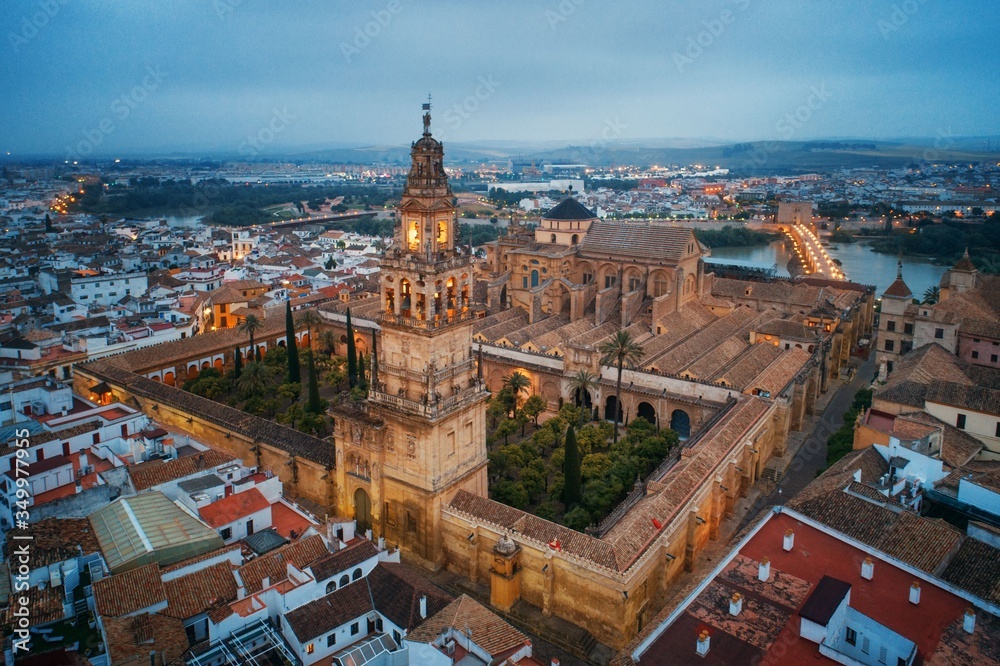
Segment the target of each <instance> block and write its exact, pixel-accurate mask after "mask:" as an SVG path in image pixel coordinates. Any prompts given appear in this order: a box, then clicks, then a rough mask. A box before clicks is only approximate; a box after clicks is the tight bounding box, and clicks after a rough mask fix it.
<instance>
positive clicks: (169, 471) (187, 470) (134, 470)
mask: <svg viewBox="0 0 1000 666" xmlns="http://www.w3.org/2000/svg"><path fill="white" fill-rule="evenodd" d="M234 460H236V458H234V457H233V456H231V455H229V454H228V453H226V452H224V451H219V450H217V449H208V450H206V451H202V452H199V453H196V454H194V455H190V456H184V457H183V458H174V459H173V460H151V461H150V462H145V463H141V464H139V465H134V466H132V467H129V468H128V473H129V476H131V477H132V485H134V486H135V489H136V490H137V491H139V492H142V491H143V490H148V489H150V488H152V487H154V486H158V485H160V484H161V483H169V482H171V481H176V480H178V479H183V478H185V477H188V476H191V475H192V474H197V473H199V472H204V471H206V470H208V469H211V468H214V467H218V466H219V465H225V464H226V463H229V462H232V461H234Z"/></svg>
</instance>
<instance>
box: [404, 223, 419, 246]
mask: <svg viewBox="0 0 1000 666" xmlns="http://www.w3.org/2000/svg"><path fill="white" fill-rule="evenodd" d="M406 242H407V245H408V246H409V248H410V251H411V252H418V251H420V223H419V222H417V221H416V220H412V221H411V222H410V228H409V231H407V233H406Z"/></svg>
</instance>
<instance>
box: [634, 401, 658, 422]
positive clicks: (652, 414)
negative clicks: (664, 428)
mask: <svg viewBox="0 0 1000 666" xmlns="http://www.w3.org/2000/svg"><path fill="white" fill-rule="evenodd" d="M635 415H636V416H637V417H639V418H641V419H646V420H647V421H649V422H650V423H652V424H653V425H656V410H655V409H653V406H652V405H651V404H649V403H648V402H640V403H639V406H638V407H637V408H636V410H635Z"/></svg>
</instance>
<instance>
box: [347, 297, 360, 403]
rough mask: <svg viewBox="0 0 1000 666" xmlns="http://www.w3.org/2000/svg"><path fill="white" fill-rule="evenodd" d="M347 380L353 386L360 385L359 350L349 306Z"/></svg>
mask: <svg viewBox="0 0 1000 666" xmlns="http://www.w3.org/2000/svg"><path fill="white" fill-rule="evenodd" d="M347 381H348V383H350V385H351V388H354V387H355V386H357V385H358V350H357V345H356V344H355V343H354V325H353V324H352V323H351V308H347Z"/></svg>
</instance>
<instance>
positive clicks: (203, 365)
mask: <svg viewBox="0 0 1000 666" xmlns="http://www.w3.org/2000/svg"><path fill="white" fill-rule="evenodd" d="M211 367H212V364H211V363H209V362H208V361H202V362H201V369H202V370H208V369H209V368H211Z"/></svg>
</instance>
